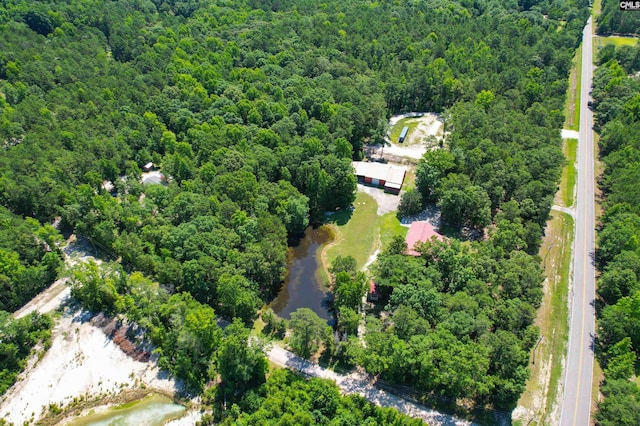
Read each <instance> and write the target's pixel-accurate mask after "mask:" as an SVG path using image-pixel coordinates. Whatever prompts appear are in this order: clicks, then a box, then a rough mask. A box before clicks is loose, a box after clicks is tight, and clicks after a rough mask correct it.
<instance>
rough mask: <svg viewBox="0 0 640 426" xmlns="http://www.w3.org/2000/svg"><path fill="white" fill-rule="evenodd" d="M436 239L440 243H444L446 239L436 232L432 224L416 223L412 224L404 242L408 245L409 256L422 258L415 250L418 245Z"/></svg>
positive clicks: (425, 222)
mask: <svg viewBox="0 0 640 426" xmlns="http://www.w3.org/2000/svg"><path fill="white" fill-rule="evenodd" d="M433 237H436V239H437V240H438V241H444V237H443V236H442V235H440V234H438V233H437V232H436V229H435V228H434V226H433V225H432V224H430V223H429V222H427V221H416V222H413V223H411V227H410V228H409V232H407V236H406V237H405V239H404V241H405V242H406V243H407V254H408V255H410V256H420V253H418V252H417V251H415V250H414V246H415V245H416V243H418V242H420V243H424V242H426V241H429V240H431V238H433Z"/></svg>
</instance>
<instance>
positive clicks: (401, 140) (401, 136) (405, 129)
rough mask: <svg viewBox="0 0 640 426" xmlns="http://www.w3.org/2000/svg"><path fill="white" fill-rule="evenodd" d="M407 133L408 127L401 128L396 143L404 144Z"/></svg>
mask: <svg viewBox="0 0 640 426" xmlns="http://www.w3.org/2000/svg"><path fill="white" fill-rule="evenodd" d="M407 133H409V126H404V127H403V128H402V131H401V132H400V137H399V138H398V143H402V142H404V140H405V138H406V137H407Z"/></svg>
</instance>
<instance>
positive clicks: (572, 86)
mask: <svg viewBox="0 0 640 426" xmlns="http://www.w3.org/2000/svg"><path fill="white" fill-rule="evenodd" d="M581 76H582V46H580V47H578V48H577V49H576V54H575V56H574V58H573V67H572V68H571V73H570V74H569V87H568V88H567V101H566V102H565V107H564V113H565V114H564V115H565V117H566V118H565V122H564V128H565V129H569V130H578V128H579V126H580V87H581V80H582V79H581V78H580V77H581Z"/></svg>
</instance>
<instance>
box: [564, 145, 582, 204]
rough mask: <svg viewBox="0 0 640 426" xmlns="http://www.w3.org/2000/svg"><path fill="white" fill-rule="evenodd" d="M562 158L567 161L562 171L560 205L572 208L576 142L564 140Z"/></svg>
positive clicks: (575, 171)
mask: <svg viewBox="0 0 640 426" xmlns="http://www.w3.org/2000/svg"><path fill="white" fill-rule="evenodd" d="M563 148H564V149H563V150H564V156H565V158H566V159H567V165H566V166H564V167H563V169H562V186H561V187H560V192H561V194H562V197H561V198H562V204H563V205H564V206H565V207H572V206H573V202H574V199H573V195H574V194H573V189H574V188H575V186H576V176H577V173H578V171H577V170H576V166H575V165H576V157H577V152H578V140H577V139H566V140H565V141H564V147H563Z"/></svg>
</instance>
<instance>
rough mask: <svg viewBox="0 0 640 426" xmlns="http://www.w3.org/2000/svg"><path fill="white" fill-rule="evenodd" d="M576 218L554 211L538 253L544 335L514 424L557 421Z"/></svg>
mask: <svg viewBox="0 0 640 426" xmlns="http://www.w3.org/2000/svg"><path fill="white" fill-rule="evenodd" d="M573 234H574V230H573V218H572V217H571V216H570V215H568V214H566V213H562V212H557V211H552V212H551V219H550V220H549V221H548V222H547V227H546V232H545V238H544V240H543V243H542V246H541V247H540V252H539V255H540V257H541V258H542V260H543V266H544V271H545V276H546V279H545V282H544V286H545V292H544V297H543V299H542V305H541V306H540V309H539V310H538V314H537V318H536V325H537V326H538V327H540V335H541V336H542V339H541V341H540V344H539V345H538V346H537V347H536V349H535V350H534V351H533V353H532V355H531V360H530V362H529V369H530V371H531V378H530V379H529V380H528V381H527V385H526V390H525V392H524V393H523V394H522V396H521V397H520V400H519V401H518V408H517V409H516V410H515V411H514V418H513V420H514V425H517V424H521V425H542V424H555V423H556V420H557V419H555V418H554V417H555V416H556V415H557V413H558V409H557V408H558V407H557V404H558V402H559V401H558V395H559V389H560V386H561V383H562V372H563V370H564V358H565V354H566V349H567V340H568V336H569V305H568V297H569V280H570V277H571V251H572V247H573Z"/></svg>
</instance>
